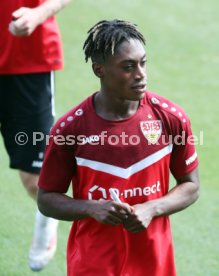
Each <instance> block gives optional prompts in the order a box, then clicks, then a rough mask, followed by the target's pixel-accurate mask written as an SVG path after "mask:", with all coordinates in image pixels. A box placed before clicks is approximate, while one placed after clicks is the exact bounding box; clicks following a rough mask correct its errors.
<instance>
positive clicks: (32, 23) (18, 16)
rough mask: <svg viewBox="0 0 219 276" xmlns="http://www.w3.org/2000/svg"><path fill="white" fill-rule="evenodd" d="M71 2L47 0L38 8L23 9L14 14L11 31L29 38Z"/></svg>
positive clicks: (10, 26)
mask: <svg viewBox="0 0 219 276" xmlns="http://www.w3.org/2000/svg"><path fill="white" fill-rule="evenodd" d="M70 1H71V0H46V1H45V2H43V3H42V4H41V5H39V6H38V7H36V8H27V7H21V8H19V9H18V10H16V11H14V12H13V13H12V21H11V23H10V24H9V31H10V32H11V33H12V34H13V35H15V36H28V35H31V34H32V32H33V31H34V30H35V29H36V27H37V26H38V25H40V24H42V23H43V22H44V21H45V20H46V19H48V18H49V17H51V16H53V15H55V14H56V13H57V12H59V11H60V10H61V9H63V8H64V7H65V6H66V5H67V4H68V3H69V2H70Z"/></svg>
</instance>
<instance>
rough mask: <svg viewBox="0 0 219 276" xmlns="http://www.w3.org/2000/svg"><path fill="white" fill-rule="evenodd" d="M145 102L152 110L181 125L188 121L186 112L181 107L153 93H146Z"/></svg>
mask: <svg viewBox="0 0 219 276" xmlns="http://www.w3.org/2000/svg"><path fill="white" fill-rule="evenodd" d="M146 101H147V103H148V104H149V105H150V106H151V108H152V109H155V110H156V109H157V110H159V111H160V112H161V113H164V114H165V115H166V116H168V117H169V118H175V119H176V120H178V121H181V122H182V123H186V122H187V121H189V118H188V116H187V114H186V112H185V111H184V109H183V108H182V107H181V106H179V105H178V104H176V103H174V102H172V101H171V100H169V99H167V98H164V97H162V96H161V95H158V94H157V93H155V92H151V91H147V93H146Z"/></svg>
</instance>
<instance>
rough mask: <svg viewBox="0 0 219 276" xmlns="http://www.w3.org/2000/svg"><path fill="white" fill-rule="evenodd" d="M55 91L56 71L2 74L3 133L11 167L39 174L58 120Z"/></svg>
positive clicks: (0, 123)
mask: <svg viewBox="0 0 219 276" xmlns="http://www.w3.org/2000/svg"><path fill="white" fill-rule="evenodd" d="M53 92H54V77H53V72H48V73H35V74H22V75H0V131H1V134H2V136H3V140H4V144H5V148H6V150H7V152H8V155H9V157H10V167H11V168H14V169H19V170H22V171H26V172H29V173H36V174H39V172H40V168H41V166H42V161H43V152H44V150H45V146H46V135H48V133H49V131H50V129H51V127H52V124H53V121H54V116H53V115H54V114H53V108H54V105H53V101H54V98H53ZM37 133H38V134H37ZM39 133H41V134H39ZM35 138H36V139H35Z"/></svg>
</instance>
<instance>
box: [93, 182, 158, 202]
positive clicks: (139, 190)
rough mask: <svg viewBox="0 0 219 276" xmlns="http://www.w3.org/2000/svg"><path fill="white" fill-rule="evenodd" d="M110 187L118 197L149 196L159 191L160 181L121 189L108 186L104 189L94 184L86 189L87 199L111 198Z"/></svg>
mask: <svg viewBox="0 0 219 276" xmlns="http://www.w3.org/2000/svg"><path fill="white" fill-rule="evenodd" d="M110 189H113V190H114V192H115V193H116V195H117V196H118V197H122V198H124V199H126V198H130V197H136V196H138V197H141V196H149V195H151V194H155V193H157V192H160V181H157V182H156V183H155V184H152V185H150V186H145V187H134V188H130V189H125V190H123V191H121V190H119V189H117V188H114V187H110V188H109V189H105V188H103V187H101V186H98V185H94V186H92V187H91V188H90V189H89V191H88V199H89V200H92V199H100V198H102V199H111V196H110Z"/></svg>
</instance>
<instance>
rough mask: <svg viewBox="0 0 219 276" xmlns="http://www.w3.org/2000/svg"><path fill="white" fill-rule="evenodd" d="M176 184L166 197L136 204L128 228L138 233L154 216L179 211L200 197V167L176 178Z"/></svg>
mask: <svg viewBox="0 0 219 276" xmlns="http://www.w3.org/2000/svg"><path fill="white" fill-rule="evenodd" d="M176 181H177V184H176V186H175V187H174V188H173V189H171V190H170V191H169V192H168V193H167V194H166V195H165V196H164V197H161V198H159V199H156V200H151V201H147V202H145V203H143V204H137V205H134V206H133V207H134V209H135V212H134V214H133V215H131V216H130V217H129V219H128V220H127V221H126V222H125V223H124V226H125V228H126V229H127V230H129V231H131V232H133V233H138V232H141V231H143V230H145V229H146V228H147V227H148V225H149V224H150V222H151V220H152V219H153V218H154V217H158V216H165V215H170V214H173V213H176V212H179V211H181V210H183V209H185V208H186V207H188V206H189V205H191V204H192V203H194V202H195V201H196V200H197V199H198V197H199V174H198V169H195V170H194V171H192V172H191V173H189V174H187V175H185V176H183V177H180V178H178V179H176Z"/></svg>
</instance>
